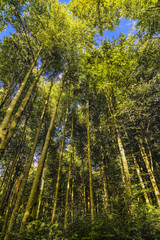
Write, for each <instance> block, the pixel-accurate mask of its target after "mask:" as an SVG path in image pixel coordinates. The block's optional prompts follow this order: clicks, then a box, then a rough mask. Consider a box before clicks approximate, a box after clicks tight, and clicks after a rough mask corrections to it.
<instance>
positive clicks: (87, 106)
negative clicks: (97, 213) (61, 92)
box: [86, 98, 94, 224]
mask: <svg viewBox="0 0 160 240" xmlns="http://www.w3.org/2000/svg"><path fill="white" fill-rule="evenodd" d="M86 117H87V140H88V168H89V191H90V208H91V223H92V224H94V203H93V186H92V166H91V153H90V134H89V124H90V122H89V100H88V98H87V105H86Z"/></svg>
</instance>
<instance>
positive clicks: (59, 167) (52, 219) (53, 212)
mask: <svg viewBox="0 0 160 240" xmlns="http://www.w3.org/2000/svg"><path fill="white" fill-rule="evenodd" d="M67 118H68V102H67V109H66V116H65V122H64V129H63V138H62V145H61V152H60V158H59V166H58V174H57V183H56V191H55V195H54V205H53V211H52V218H51V223H54V218H55V213H56V207H57V200H58V189H59V180H60V172H61V163H62V158H63V148H64V142H65V130H66V124H67Z"/></svg>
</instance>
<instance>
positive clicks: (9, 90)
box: [0, 70, 24, 109]
mask: <svg viewBox="0 0 160 240" xmlns="http://www.w3.org/2000/svg"><path fill="white" fill-rule="evenodd" d="M23 72H24V70H22V71H21V73H20V74H19V76H18V78H17V80H16V82H15V83H14V86H12V84H13V81H12V80H11V83H10V86H9V88H8V89H7V91H6V93H5V95H4V97H3V99H2V100H1V103H0V109H1V108H2V107H3V105H4V104H5V103H6V101H7V100H8V99H9V97H11V95H12V93H13V92H14V90H15V88H16V86H17V84H18V82H19V79H20V78H21V76H22V74H23ZM14 76H15V75H14ZM14 76H13V77H12V79H13V78H14Z"/></svg>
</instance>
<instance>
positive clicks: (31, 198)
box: [20, 69, 69, 232]
mask: <svg viewBox="0 0 160 240" xmlns="http://www.w3.org/2000/svg"><path fill="white" fill-rule="evenodd" d="M68 70H69V69H68ZM68 70H67V71H66V74H65V75H64V78H63V79H62V80H61V86H60V90H59V95H58V98H57V101H56V104H55V107H54V111H53V115H52V119H51V122H50V126H49V129H48V132H47V135H46V138H45V143H44V146H43V150H42V153H41V157H40V159H39V164H38V168H37V173H36V176H35V179H34V182H33V185H32V189H31V193H30V196H29V199H28V202H27V207H26V211H25V213H24V216H23V219H22V223H21V228H20V232H22V231H23V230H24V228H25V224H26V222H27V221H28V219H29V217H30V214H31V211H32V207H33V203H34V199H35V197H36V194H37V190H38V185H39V181H40V179H41V176H42V171H43V167H44V163H45V158H46V154H47V150H48V146H49V141H50V138H51V133H52V130H53V128H54V123H55V118H56V113H57V109H58V105H59V101H60V97H61V94H62V90H63V85H64V80H65V78H66V76H67V73H68Z"/></svg>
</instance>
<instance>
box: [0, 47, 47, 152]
mask: <svg viewBox="0 0 160 240" xmlns="http://www.w3.org/2000/svg"><path fill="white" fill-rule="evenodd" d="M41 50H42V46H41V47H40V48H39V50H38V53H37V55H36V58H35V60H34V61H33V63H32V65H31V66H30V68H29V70H28V72H27V74H26V76H25V78H24V80H23V82H22V83H21V86H20V88H19V89H18V91H17V93H16V95H15V97H14V98H13V100H12V101H11V103H10V105H9V108H8V109H7V111H6V115H5V117H4V119H3V121H2V123H1V125H0V151H1V149H2V150H3V148H2V146H3V145H2V146H1V144H2V143H3V142H4V139H5V136H6V132H7V128H8V123H9V121H10V119H11V116H12V113H13V110H14V108H15V106H16V104H17V102H18V99H19V98H20V96H21V94H22V91H23V89H24V87H25V86H26V83H27V80H28V78H29V76H30V74H31V72H32V70H33V68H34V66H35V64H36V62H37V60H38V57H39V55H40V52H41Z"/></svg>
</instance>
